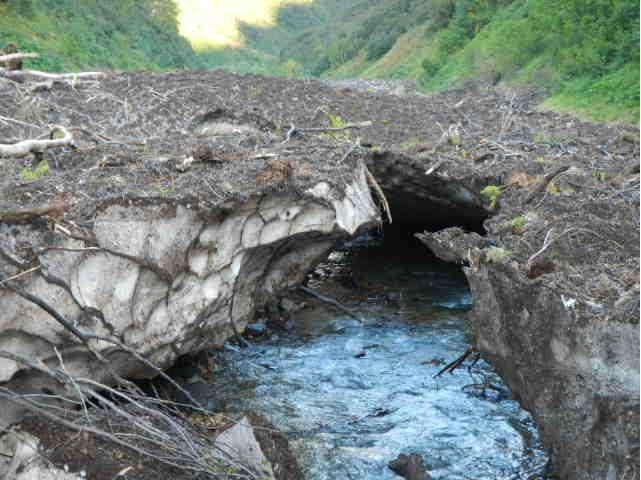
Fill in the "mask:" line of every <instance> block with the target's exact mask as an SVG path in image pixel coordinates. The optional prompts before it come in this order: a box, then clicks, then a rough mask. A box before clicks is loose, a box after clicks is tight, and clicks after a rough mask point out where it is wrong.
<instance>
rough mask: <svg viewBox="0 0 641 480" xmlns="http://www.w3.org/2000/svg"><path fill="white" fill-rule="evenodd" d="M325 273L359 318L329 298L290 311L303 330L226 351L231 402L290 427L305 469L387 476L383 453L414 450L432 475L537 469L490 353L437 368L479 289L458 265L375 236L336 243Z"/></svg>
mask: <svg viewBox="0 0 641 480" xmlns="http://www.w3.org/2000/svg"><path fill="white" fill-rule="evenodd" d="M317 272H326V273H327V272H330V273H331V274H330V275H329V277H330V278H328V276H327V275H322V276H321V277H322V278H321V279H316V280H314V281H313V282H312V283H311V284H312V285H314V286H315V287H317V288H321V289H322V291H323V292H324V293H327V294H333V295H335V296H337V297H338V298H341V301H345V302H346V303H348V304H349V305H350V307H352V308H354V309H357V310H358V311H359V312H361V313H363V315H364V316H365V318H366V321H365V322H364V324H360V323H359V322H358V321H355V320H353V319H351V318H349V317H346V316H345V315H343V314H339V313H335V312H333V311H331V310H328V309H326V308H324V307H323V308H320V309H313V310H311V311H303V312H301V313H298V314H295V315H294V320H296V322H297V327H296V329H295V331H293V332H291V333H285V334H283V333H280V334H278V335H273V336H272V337H271V338H269V339H267V340H265V341H262V342H259V343H254V344H253V346H251V347H249V348H245V349H242V350H229V351H226V352H225V353H224V354H223V355H222V358H220V359H219V361H220V362H221V363H222V365H223V368H222V369H221V370H220V371H219V374H218V375H217V380H216V382H215V383H214V387H215V391H216V393H217V396H218V397H219V399H222V400H223V401H224V403H225V404H226V405H228V406H230V407H232V408H234V409H236V410H239V411H242V410H253V411H258V412H260V413H262V414H264V415H266V416H267V417H268V418H269V419H270V420H271V421H272V422H273V423H274V424H275V425H276V426H277V427H278V428H280V429H282V430H283V431H285V432H286V433H287V434H288V436H289V438H290V439H291V440H292V447H293V448H294V450H295V451H296V452H297V453H298V454H299V458H300V460H301V463H302V464H303V467H304V469H305V471H306V474H307V478H309V479H310V480H330V479H332V480H335V479H358V480H367V479H390V480H391V479H394V478H399V477H397V476H395V475H394V473H393V472H391V471H390V470H389V469H388V468H387V463H388V462H389V461H390V460H392V459H393V458H395V457H396V456H397V455H398V454H399V453H413V452H417V453H420V454H422V455H423V456H424V458H425V461H426V463H427V464H428V465H429V468H430V473H431V475H432V477H433V478H435V479H450V480H456V479H492V480H495V479H526V478H530V476H532V478H534V476H535V475H536V473H538V472H540V471H542V469H543V466H544V465H545V463H546V460H547V458H546V456H545V454H544V452H543V451H542V450H541V447H540V444H539V442H538V434H537V432H536V428H535V426H534V425H533V422H532V419H531V417H530V415H529V414H528V413H527V412H525V411H524V410H522V409H520V407H519V405H518V403H517V402H516V401H514V400H513V399H511V398H510V394H509V391H508V390H507V389H506V387H505V386H504V385H503V384H502V383H501V381H500V379H499V378H498V377H497V376H496V375H495V374H494V373H493V372H492V371H491V369H490V367H489V366H488V365H487V364H485V363H484V362H482V361H480V362H478V363H477V364H476V365H474V367H473V368H472V369H470V370H468V369H467V368H461V369H459V370H457V371H456V372H455V373H454V374H445V375H443V376H442V377H439V378H437V379H434V378H433V376H434V375H435V374H436V373H437V372H438V371H439V370H440V369H441V368H442V367H443V365H444V364H446V363H448V362H449V361H451V360H453V359H454V358H456V357H457V356H459V355H460V354H461V353H462V352H464V351H465V350H466V349H467V346H468V345H467V342H466V320H465V311H466V310H467V309H468V308H469V307H470V306H471V297H470V293H469V290H468V288H467V284H466V282H465V278H464V276H463V275H462V273H461V272H460V270H459V269H458V268H457V267H452V266H448V265H443V264H441V263H436V262H435V261H433V260H431V259H430V258H429V257H428V255H427V253H426V252H425V251H424V249H416V250H415V249H413V248H405V247H402V248H393V249H390V248H389V245H388V246H387V248H384V247H382V246H381V245H378V246H376V245H371V244H370V245H369V246H360V247H359V246H358V245H356V246H352V247H351V248H349V249H347V250H345V251H342V252H335V253H334V254H332V256H331V257H330V260H329V261H328V262H327V263H326V264H324V265H321V267H319V270H317ZM345 285H347V287H346V286H345ZM382 317H384V318H382ZM488 385H489V387H488ZM482 386H484V387H482Z"/></svg>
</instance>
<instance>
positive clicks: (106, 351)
mask: <svg viewBox="0 0 641 480" xmlns="http://www.w3.org/2000/svg"><path fill="white" fill-rule="evenodd" d="M397 93H400V92H397ZM0 94H1V95H0V113H1V114H2V116H3V120H2V122H0V135H1V136H2V138H3V140H4V141H6V142H11V141H14V140H15V141H17V140H21V139H24V138H36V137H39V136H41V135H43V134H46V133H47V132H48V130H49V129H48V127H47V125H49V124H51V123H55V124H59V125H62V126H64V127H66V128H68V129H69V130H70V131H71V132H72V133H73V135H74V143H75V146H74V147H73V148H72V147H61V148H56V149H52V150H48V151H47V152H45V153H44V154H42V155H41V156H40V158H36V159H35V161H34V159H33V158H30V157H27V158H12V157H9V158H4V159H2V169H3V176H2V180H1V182H2V196H1V197H0V211H1V212H2V214H3V216H2V225H1V229H0V233H1V234H2V239H1V241H0V246H1V247H2V249H1V250H0V253H1V254H2V271H3V274H4V275H5V276H14V275H18V274H20V276H19V277H18V278H15V279H14V280H12V281H11V282H10V284H11V285H14V286H15V287H18V288H22V289H24V290H26V291H29V292H31V293H32V294H35V295H38V296H40V297H42V298H45V299H46V300H47V301H48V303H50V304H51V305H54V306H55V307H56V308H57V309H58V310H59V311H61V312H62V313H63V314H64V316H65V317H67V318H69V319H70V320H71V321H72V324H73V325H77V326H79V327H80V328H81V329H86V330H87V331H93V332H95V333H102V334H104V335H112V336H113V337H115V338H116V339H118V341H120V342H123V343H124V344H126V345H129V346H131V347H134V348H136V349H140V351H141V352H142V353H144V354H147V355H151V357H152V358H153V359H154V360H155V361H157V362H158V363H161V364H163V365H165V366H167V365H169V364H171V362H172V361H173V359H174V358H176V356H178V355H180V354H183V353H187V352H193V351H196V350H200V349H203V348H206V347H208V346H213V345H216V344H221V343H222V342H223V341H224V340H225V339H226V338H228V337H229V336H231V335H234V334H235V332H234V330H235V329H236V330H238V329H242V328H243V326H244V324H245V323H247V322H248V321H250V320H251V318H252V317H253V314H254V311H255V308H256V307H257V306H260V305H262V304H266V303H270V302H272V301H274V299H275V298H277V297H278V296H279V295H281V293H283V292H284V291H285V290H286V289H287V288H289V287H292V286H295V285H296V284H298V283H299V282H300V281H302V279H303V278H304V276H305V274H306V273H307V272H308V271H309V270H310V269H311V268H313V266H314V265H315V264H316V263H317V262H318V261H320V260H321V259H322V258H323V257H324V255H326V252H328V251H329V250H330V249H331V247H332V246H333V245H334V242H335V241H336V240H337V239H339V238H345V237H347V236H349V235H352V234H354V233H356V232H357V231H358V230H360V229H362V228H368V227H370V226H371V225H373V224H375V223H376V222H377V221H378V220H379V218H380V217H379V214H378V211H377V209H376V208H375V205H374V201H373V199H372V194H370V192H369V190H368V186H367V183H368V178H369V183H370V184H371V185H373V184H374V183H377V184H378V185H379V186H380V187H381V188H382V190H383V191H384V192H385V196H386V197H387V202H388V204H389V205H388V206H389V209H390V213H391V216H392V218H394V220H395V221H405V222H414V221H416V222H422V223H423V224H426V225H430V227H431V228H430V230H432V231H434V230H440V229H442V228H446V227H453V226H462V227H464V229H465V230H457V229H449V230H444V231H440V232H438V233H428V234H427V235H425V236H424V237H422V238H423V240H424V241H425V243H426V244H427V245H428V246H429V247H430V248H431V249H432V250H433V251H434V252H435V253H436V254H437V255H438V256H440V257H441V258H443V259H445V260H447V261H450V262H457V263H462V264H464V265H465V268H466V270H465V271H466V274H467V276H468V279H469V282H470V286H471V288H472V292H473V295H474V299H475V304H474V310H473V312H472V318H473V325H474V329H475V337H476V342H475V343H476V346H477V348H478V350H479V351H480V352H481V353H482V354H483V355H484V356H485V358H487V359H488V360H489V361H490V362H491V363H492V364H493V365H494V366H495V368H496V369H497V371H498V372H499V374H500V375H501V376H502V377H503V378H504V379H505V380H506V382H507V384H508V386H509V387H511V388H512V390H513V391H514V392H515V393H516V394H517V395H518V397H519V399H520V400H521V402H522V404H523V405H524V406H525V407H526V408H527V409H529V410H530V411H531V412H532V414H533V415H534V417H535V419H536V421H537V424H538V425H539V426H540V428H541V433H542V440H543V443H544V445H545V446H546V447H547V448H548V449H549V451H550V453H551V457H552V461H553V465H554V470H555V472H556V473H558V474H559V475H560V476H561V477H562V478H569V479H597V478H598V479H601V478H608V479H610V478H612V479H617V478H634V476H635V475H637V476H638V468H637V465H638V454H639V450H638V443H639V432H638V409H639V366H638V359H639V351H638V336H639V331H638V321H639V309H638V306H639V303H638V298H639V275H638V272H639V250H638V248H639V221H638V219H639V196H638V191H639V166H638V165H639V164H638V154H639V138H638V131H637V129H636V128H634V127H629V128H628V127H626V126H616V125H610V126H604V125H594V124H589V123H585V122H580V121H578V120H576V119H573V118H572V117H569V116H564V115H557V114H552V113H546V112H540V111H537V110H536V109H535V103H536V97H534V96H532V95H530V94H528V93H523V92H513V91H501V90H491V91H490V90H470V91H454V92H449V93H445V94H440V95H434V96H425V95H419V94H411V93H410V94H403V95H402V96H401V95H398V94H393V93H385V92H384V91H383V92H381V91H380V89H373V90H370V89H368V87H367V85H361V84H359V83H358V82H355V83H354V84H347V85H345V84H342V85H341V86H338V87H336V88H335V87H334V86H332V85H328V84H322V83H319V82H312V81H295V80H286V79H273V78H263V77H256V76H244V77H243V76H236V75H231V74H227V73H224V72H207V73H205V72H203V73H190V72H179V73H174V74H149V73H139V74H107V75H106V76H105V77H104V78H100V79H98V80H91V81H78V82H73V83H71V82H51V83H49V84H45V85H42V84H41V85H34V84H32V83H21V82H16V81H14V80H9V79H6V78H0ZM7 119H8V120H7ZM362 122H372V123H371V125H369V124H364V123H362ZM350 124H358V125H357V127H358V128H351V127H352V126H353V125H350ZM346 127H347V128H346ZM306 128H324V129H327V128H330V130H323V131H305V129H306ZM331 129H334V130H331ZM40 160H46V161H47V164H46V165H45V164H40V168H38V167H37V166H36V163H37V162H38V161H40ZM365 166H367V168H368V169H369V172H371V174H372V175H371V176H369V175H368V173H367V171H366V170H365ZM554 174H556V176H554ZM553 176H554V178H552V177H553ZM372 177H373V178H374V179H375V180H372ZM375 196H376V195H375ZM381 203H382V204H383V205H384V204H385V202H381ZM384 206H385V205H384ZM41 207H43V208H41ZM383 210H384V209H383ZM384 216H387V214H386V213H384ZM482 224H484V228H485V230H486V231H487V235H486V236H484V237H480V236H477V235H475V234H469V233H465V232H466V231H470V230H474V231H481V232H482V231H483V229H482V228H481V225H482ZM61 248H64V249H67V250H61ZM25 272H28V273H25ZM14 292H15V289H14ZM237 300H238V301H237ZM0 306H1V308H3V310H4V311H5V312H9V313H8V314H7V315H5V317H4V320H3V323H2V325H0V343H1V345H2V349H4V350H5V351H9V352H12V353H13V354H18V355H23V356H29V357H30V358H32V359H36V360H42V361H44V362H45V363H46V364H48V365H55V364H57V363H58V358H57V356H56V353H55V351H54V350H53V347H54V346H55V347H57V348H58V351H60V352H62V353H61V355H62V356H63V358H64V359H65V363H66V365H67V366H68V367H69V368H70V369H72V370H73V369H74V368H76V369H81V371H82V373H83V375H88V376H91V377H92V378H96V379H104V370H103V369H101V368H100V366H99V365H98V364H93V363H91V362H89V363H88V362H87V358H88V357H87V355H86V354H85V353H83V352H85V350H84V348H82V344H81V343H82V342H80V341H79V340H78V338H75V337H74V335H73V334H72V333H70V331H69V329H68V328H66V327H64V326H62V325H61V324H60V323H56V322H54V321H52V320H51V318H50V316H49V315H47V314H45V313H44V312H43V311H42V310H41V309H38V308H36V307H35V306H34V305H33V304H32V303H29V302H25V301H24V300H21V299H19V298H18V297H17V296H16V295H15V293H12V292H8V291H6V289H5V290H3V295H2V298H1V299H0ZM76 337H77V336H76ZM96 347H97V348H98V349H99V350H100V351H101V352H102V354H103V355H105V356H107V357H108V358H109V359H110V362H111V364H112V365H113V366H114V368H115V369H116V370H118V371H119V373H121V374H123V375H134V376H149V375H152V374H153V372H151V371H148V370H146V369H145V368H142V366H141V365H140V364H139V363H137V362H132V361H131V357H130V356H129V355H125V354H124V353H123V352H122V351H121V350H119V349H118V348H114V347H113V345H109V344H104V343H100V342H98V343H97V344H96ZM1 366H2V369H1V371H2V375H3V376H2V380H3V381H4V383H3V385H4V386H9V387H12V388H14V389H17V390H21V391H33V390H34V389H37V388H41V385H42V384H43V383H42V382H43V381H44V380H43V378H42V377H39V376H38V375H36V374H35V372H34V369H33V368H32V367H29V368H27V367H25V364H24V363H21V362H16V361H15V360H10V359H4V360H3V361H2V364H1ZM54 383H55V382H54ZM50 387H51V388H53V387H54V385H49V384H48V386H47V388H50ZM62 390H63V391H64V388H62ZM8 411H9V410H7V412H8ZM4 420H7V421H8V420H10V416H9V415H7V418H6V419H4ZM626 476H627V477H626Z"/></svg>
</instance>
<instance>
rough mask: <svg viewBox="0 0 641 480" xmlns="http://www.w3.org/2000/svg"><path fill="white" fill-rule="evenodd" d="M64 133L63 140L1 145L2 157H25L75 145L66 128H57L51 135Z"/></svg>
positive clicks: (30, 141)
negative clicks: (49, 149)
mask: <svg viewBox="0 0 641 480" xmlns="http://www.w3.org/2000/svg"><path fill="white" fill-rule="evenodd" d="M55 132H62V134H63V136H62V137H61V138H53V139H48V140H33V139H32V140H23V141H21V142H18V143H13V144H0V157H24V156H26V155H29V154H30V153H41V152H44V151H45V150H46V149H48V148H54V147H65V146H67V145H71V144H72V143H73V135H72V134H71V132H69V131H68V130H67V129H66V128H65V127H61V126H55V127H53V129H52V130H51V133H52V134H53V133H55Z"/></svg>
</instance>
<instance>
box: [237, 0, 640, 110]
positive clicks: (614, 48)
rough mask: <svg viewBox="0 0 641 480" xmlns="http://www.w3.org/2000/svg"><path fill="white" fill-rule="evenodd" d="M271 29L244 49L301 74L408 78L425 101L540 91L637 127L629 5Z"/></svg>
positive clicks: (408, 15) (361, 15) (363, 16)
mask: <svg viewBox="0 0 641 480" xmlns="http://www.w3.org/2000/svg"><path fill="white" fill-rule="evenodd" d="M324 6H326V7H327V8H323V7H324ZM278 25H279V26H278V28H275V29H272V30H270V31H259V30H257V29H251V28H246V29H245V33H246V37H247V39H248V41H249V42H248V43H249V45H251V46H252V48H255V49H257V50H265V51H269V52H270V53H271V54H272V55H275V56H278V58H279V61H280V63H281V64H283V63H285V62H287V61H289V62H290V63H291V61H292V60H293V61H295V62H296V65H297V66H298V68H296V69H291V70H293V71H298V72H300V73H301V74H308V75H320V76H325V77H341V78H348V77H356V76H359V77H372V78H410V79H416V80H419V81H420V82H421V84H422V85H423V87H424V88H425V89H426V90H432V91H433V90H444V89H448V88H452V87H456V86H461V85H464V84H465V83H467V82H479V81H481V82H487V83H497V82H499V81H504V82H507V83H508V84H517V85H527V86H532V87H535V88H537V89H542V90H544V91H545V92H547V93H548V94H549V99H548V100H547V102H545V105H546V106H549V107H553V108H556V109H563V110H569V111H573V112H575V113H577V114H582V115H584V116H588V117H590V118H593V119H596V120H603V121H608V120H622V121H628V122H638V117H639V8H638V2H636V1H631V0H565V1H563V2H558V1H554V0H377V1H370V2H367V1H359V0H352V1H346V2H341V4H340V5H336V4H335V2H332V1H329V0H327V1H320V2H315V4H314V7H313V8H305V7H300V6H299V7H286V8H283V9H282V10H281V14H280V18H279V22H278Z"/></svg>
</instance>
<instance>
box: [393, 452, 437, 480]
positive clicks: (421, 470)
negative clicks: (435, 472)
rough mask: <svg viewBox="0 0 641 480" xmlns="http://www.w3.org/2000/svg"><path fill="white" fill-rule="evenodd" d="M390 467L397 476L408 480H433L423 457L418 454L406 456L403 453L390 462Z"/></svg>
mask: <svg viewBox="0 0 641 480" xmlns="http://www.w3.org/2000/svg"><path fill="white" fill-rule="evenodd" d="M388 467H389V469H390V470H392V471H393V472H394V473H396V474H397V475H399V476H401V477H403V478H405V479H406V480H431V478H432V477H431V476H430V475H429V473H427V468H426V467H425V465H424V463H423V457H422V456H421V455H419V454H418V453H412V454H410V455H406V454H404V453H401V454H400V455H399V456H398V457H396V458H395V459H394V460H392V461H391V462H389V464H388Z"/></svg>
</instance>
